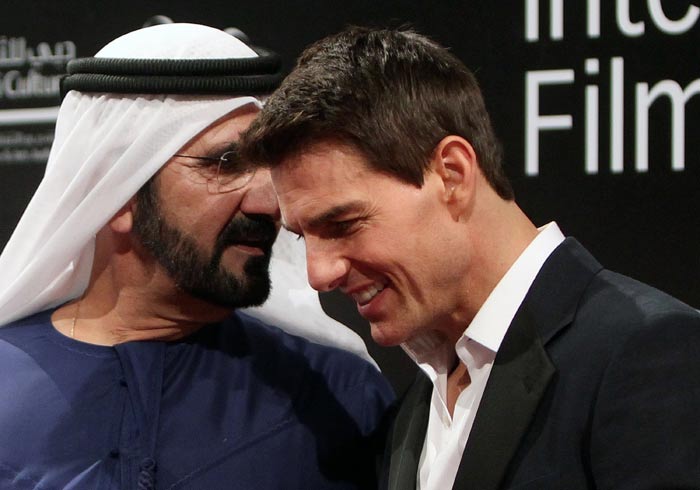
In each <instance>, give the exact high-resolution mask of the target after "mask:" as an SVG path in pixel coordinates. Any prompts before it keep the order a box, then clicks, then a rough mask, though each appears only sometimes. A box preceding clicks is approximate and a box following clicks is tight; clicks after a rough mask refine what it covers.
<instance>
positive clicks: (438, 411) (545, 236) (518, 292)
mask: <svg viewBox="0 0 700 490" xmlns="http://www.w3.org/2000/svg"><path fill="white" fill-rule="evenodd" d="M563 240H564V235H563V234H562V233H561V231H560V230H559V227H558V226H557V224H556V223H554V222H551V223H549V224H547V225H545V226H544V227H542V228H540V229H539V233H538V234H537V236H536V237H535V239H534V240H533V241H532V242H531V243H530V245H528V247H527V248H526V249H525V250H524V251H523V253H522V254H521V255H520V256H519V257H518V259H517V260H516V261H515V262H514V263H513V265H512V266H511V267H510V269H508V271H507V272H506V274H505V275H504V276H503V277H502V278H501V280H500V281H499V283H498V284H497V285H496V287H495V288H494V289H493V291H491V294H490V295H489V296H488V298H487V299H486V301H485V302H484V304H483V305H482V306H481V308H480V309H479V311H478V312H477V314H476V316H475V317H474V319H473V320H472V322H471V323H470V324H469V326H468V327H467V328H466V330H465V331H464V334H463V335H462V337H461V338H460V339H459V340H458V341H457V343H456V344H455V345H454V346H452V345H449V344H448V343H447V342H444V341H442V340H440V338H438V337H437V336H432V335H431V334H426V335H423V336H421V337H419V338H416V339H412V340H411V341H410V342H407V343H405V344H402V347H403V349H404V350H405V351H406V353H407V354H408V355H409V356H410V357H411V358H412V359H413V360H414V362H416V364H418V366H419V367H420V368H421V369H422V370H423V371H424V372H425V373H426V375H427V376H428V378H429V379H430V380H431V381H432V382H433V393H432V398H431V401H430V415H429V419H428V430H427V432H426V437H425V442H424V444H423V451H422V453H421V457H420V461H419V464H418V474H417V475H416V487H417V490H447V489H450V488H452V486H453V485H454V481H455V477H456V475H457V469H458V468H459V463H460V461H461V459H462V453H463V452H464V447H465V446H466V444H467V439H468V438H469V433H470V432H471V429H472V425H473V424H474V417H475V416H476V411H477V409H478V408H479V403H480V402H481V397H482V395H483V394H484V389H485V388H486V382H487V381H488V379H489V374H490V373H491V367H492V366H493V361H494V359H495V358H496V353H497V352H498V349H499V347H500V346H501V342H502V341H503V338H504V337H505V335H506V332H507V331H508V326H509V325H510V323H511V321H512V320H513V317H514V316H515V313H516V312H517V310H518V308H519V307H520V304H521V303H522V302H523V299H524V298H525V295H526V294H527V292H528V290H529V289H530V286H531V285H532V283H533V281H534V280H535V277H536V276H537V274H538V272H539V271H540V269H541V268H542V265H543V264H544V262H545V260H547V257H549V255H550V254H551V253H552V252H553V251H554V249H555V248H557V246H558V245H559V244H560V243H561V242H562V241H563ZM455 355H456V356H457V357H458V358H459V359H460V361H461V362H462V363H464V365H465V366H466V367H467V370H468V372H469V377H470V378H471V382H470V384H469V386H467V388H465V389H464V390H463V391H462V392H461V393H460V394H459V396H458V397H457V401H456V404H455V408H454V416H453V417H451V416H450V413H449V410H448V409H447V376H448V375H449V373H450V368H451V367H452V366H453V365H454V359H455Z"/></svg>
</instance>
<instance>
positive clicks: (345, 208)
mask: <svg viewBox="0 0 700 490" xmlns="http://www.w3.org/2000/svg"><path fill="white" fill-rule="evenodd" d="M362 206H363V204H362V201H350V202H347V203H344V204H339V205H337V206H333V207H332V208H330V209H328V210H326V211H324V212H322V213H321V214H319V215H318V216H314V217H312V218H311V219H309V221H308V227H309V228H312V229H313V228H318V227H320V226H323V225H324V224H326V223H327V222H329V221H334V220H336V219H338V218H339V217H341V216H343V215H345V214H348V213H350V212H353V211H356V210H358V209H360V208H361V207H362Z"/></svg>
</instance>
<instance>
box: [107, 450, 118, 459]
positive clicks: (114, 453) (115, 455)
mask: <svg viewBox="0 0 700 490" xmlns="http://www.w3.org/2000/svg"><path fill="white" fill-rule="evenodd" d="M109 457H110V458H112V459H117V458H118V457H119V449H112V450H111V451H110V452H109Z"/></svg>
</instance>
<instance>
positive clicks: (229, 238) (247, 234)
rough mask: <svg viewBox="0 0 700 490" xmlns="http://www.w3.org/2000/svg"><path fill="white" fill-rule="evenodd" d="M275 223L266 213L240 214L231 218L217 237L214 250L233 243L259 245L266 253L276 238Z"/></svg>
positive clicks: (222, 248) (221, 250) (221, 251)
mask: <svg viewBox="0 0 700 490" xmlns="http://www.w3.org/2000/svg"><path fill="white" fill-rule="evenodd" d="M277 231H278V228H277V225H276V224H275V222H274V221H273V220H271V219H270V217H269V216H266V215H241V216H238V217H235V218H234V219H232V220H231V221H230V222H229V224H228V225H226V227H225V228H224V229H223V230H222V231H221V233H220V234H219V237H218V238H217V246H216V252H217V254H219V253H223V250H224V249H225V248H226V247H228V246H230V245H235V244H239V245H240V244H243V245H251V246H254V247H260V248H261V249H262V250H264V251H265V253H266V254H267V255H269V254H270V252H271V250H272V245H273V244H274V243H275V239H276V238H277Z"/></svg>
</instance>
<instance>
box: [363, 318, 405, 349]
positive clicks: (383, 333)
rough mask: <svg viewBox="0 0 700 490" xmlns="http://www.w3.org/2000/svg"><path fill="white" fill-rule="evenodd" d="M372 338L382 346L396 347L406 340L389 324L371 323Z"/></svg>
mask: <svg viewBox="0 0 700 490" xmlns="http://www.w3.org/2000/svg"><path fill="white" fill-rule="evenodd" d="M370 334H371V335H372V340H374V342H375V343H376V344H377V345H380V346H381V347H394V346H396V345H399V344H401V343H402V342H404V339H403V338H402V336H401V335H399V334H398V333H397V332H396V331H394V329H392V328H391V327H389V326H388V325H381V324H377V323H370Z"/></svg>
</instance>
